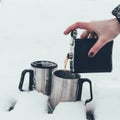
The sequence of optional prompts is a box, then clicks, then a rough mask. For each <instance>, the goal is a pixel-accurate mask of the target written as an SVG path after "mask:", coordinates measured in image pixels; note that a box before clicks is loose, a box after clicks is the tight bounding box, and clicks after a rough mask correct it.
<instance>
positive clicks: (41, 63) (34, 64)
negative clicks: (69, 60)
mask: <svg viewBox="0 0 120 120" xmlns="http://www.w3.org/2000/svg"><path fill="white" fill-rule="evenodd" d="M31 66H32V67H37V68H51V69H52V68H56V67H57V64H56V63H54V62H51V61H34V62H32V63H31Z"/></svg>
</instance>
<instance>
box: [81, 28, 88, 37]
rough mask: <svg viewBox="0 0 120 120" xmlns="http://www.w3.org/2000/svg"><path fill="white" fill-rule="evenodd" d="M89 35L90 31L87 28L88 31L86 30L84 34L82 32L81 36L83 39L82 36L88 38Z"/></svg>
mask: <svg viewBox="0 0 120 120" xmlns="http://www.w3.org/2000/svg"><path fill="white" fill-rule="evenodd" d="M88 36H89V32H88V31H87V30H86V31H84V32H83V33H82V34H81V36H80V38H81V39H82V38H87V37H88Z"/></svg>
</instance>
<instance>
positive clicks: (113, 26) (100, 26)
mask: <svg viewBox="0 0 120 120" xmlns="http://www.w3.org/2000/svg"><path fill="white" fill-rule="evenodd" d="M78 28H80V29H85V31H84V32H83V33H82V34H81V36H80V38H98V40H97V42H96V43H95V44H94V45H93V47H92V48H91V49H90V51H89V52H88V56H89V57H94V56H95V55H96V53H97V52H98V51H99V50H100V49H101V48H102V47H103V46H104V45H105V44H106V43H108V42H110V41H112V40H113V39H114V38H116V37H117V36H118V35H119V34H120V24H119V23H118V21H117V19H109V20H102V21H92V22H76V23H75V24H73V25H71V26H69V27H68V28H67V29H66V30H65V31H64V34H65V35H67V34H69V33H70V32H71V31H72V30H74V29H78Z"/></svg>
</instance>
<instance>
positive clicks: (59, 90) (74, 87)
mask: <svg viewBox="0 0 120 120" xmlns="http://www.w3.org/2000/svg"><path fill="white" fill-rule="evenodd" d="M78 80H79V77H78V75H77V74H75V73H71V72H70V71H67V70H65V71H64V70H57V71H55V72H54V73H53V79H52V86H51V95H50V104H51V106H52V107H53V108H55V106H56V105H57V104H58V103H59V102H68V101H76V99H77V91H78Z"/></svg>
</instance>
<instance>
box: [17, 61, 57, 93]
mask: <svg viewBox="0 0 120 120" xmlns="http://www.w3.org/2000/svg"><path fill="white" fill-rule="evenodd" d="M31 66H32V69H25V70H23V72H22V74H21V79H20V82H19V90H20V91H24V90H23V89H22V87H23V82H24V78H25V75H26V73H29V90H33V89H34V88H35V89H36V90H37V91H38V92H42V93H43V94H46V95H49V94H50V90H51V80H52V72H53V71H54V70H55V69H56V68H57V64H56V63H54V62H51V61H35V62H32V63H31Z"/></svg>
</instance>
